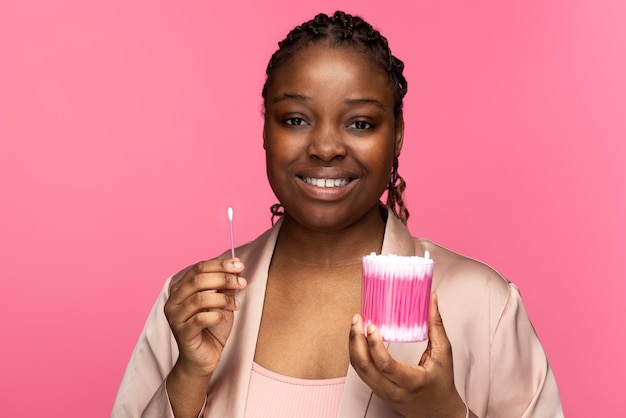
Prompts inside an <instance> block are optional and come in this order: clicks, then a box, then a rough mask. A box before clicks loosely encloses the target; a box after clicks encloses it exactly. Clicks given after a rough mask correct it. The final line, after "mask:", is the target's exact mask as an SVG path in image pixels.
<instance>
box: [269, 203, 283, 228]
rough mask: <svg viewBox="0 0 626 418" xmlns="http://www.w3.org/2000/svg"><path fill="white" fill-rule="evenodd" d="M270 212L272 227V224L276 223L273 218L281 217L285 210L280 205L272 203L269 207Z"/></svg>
mask: <svg viewBox="0 0 626 418" xmlns="http://www.w3.org/2000/svg"><path fill="white" fill-rule="evenodd" d="M270 212H272V219H271V220H272V226H274V223H275V222H276V221H275V218H276V217H281V216H283V215H284V214H285V208H284V207H283V205H281V204H280V203H274V204H273V205H272V206H271V207H270Z"/></svg>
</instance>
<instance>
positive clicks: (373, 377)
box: [348, 314, 386, 391]
mask: <svg viewBox="0 0 626 418" xmlns="http://www.w3.org/2000/svg"><path fill="white" fill-rule="evenodd" d="M348 348H349V353H350V363H351V364H352V367H353V368H354V371H355V372H356V373H357V374H358V375H359V377H360V378H361V379H362V380H363V381H364V382H365V383H366V384H367V385H368V386H370V387H371V388H372V389H374V391H378V390H380V389H379V387H380V386H381V384H382V383H383V380H386V378H385V377H384V376H383V375H382V374H381V372H380V370H378V368H377V366H376V364H375V363H374V361H373V359H372V357H371V354H370V348H369V342H368V339H367V338H366V336H365V333H364V329H363V318H362V317H361V315H358V314H357V315H354V316H353V317H352V326H351V327H350V342H349V347H348Z"/></svg>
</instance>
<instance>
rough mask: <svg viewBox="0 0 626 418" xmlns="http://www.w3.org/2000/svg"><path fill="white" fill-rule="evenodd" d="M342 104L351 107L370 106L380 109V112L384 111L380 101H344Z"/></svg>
mask: <svg viewBox="0 0 626 418" xmlns="http://www.w3.org/2000/svg"><path fill="white" fill-rule="evenodd" d="M344 103H345V104H347V105H351V106H355V105H363V104H371V105H374V106H377V107H380V108H381V109H382V110H386V108H385V105H384V104H383V103H382V102H381V101H379V100H376V99H346V100H344Z"/></svg>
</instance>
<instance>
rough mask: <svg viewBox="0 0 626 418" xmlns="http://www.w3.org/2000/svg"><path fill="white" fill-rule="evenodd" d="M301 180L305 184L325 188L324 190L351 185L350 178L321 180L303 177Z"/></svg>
mask: <svg viewBox="0 0 626 418" xmlns="http://www.w3.org/2000/svg"><path fill="white" fill-rule="evenodd" d="M301 178H302V180H303V181H304V182H305V183H308V184H310V185H312V186H316V187H324V188H332V187H342V186H345V185H346V184H348V183H350V179H348V178H338V179H320V178H315V177H301Z"/></svg>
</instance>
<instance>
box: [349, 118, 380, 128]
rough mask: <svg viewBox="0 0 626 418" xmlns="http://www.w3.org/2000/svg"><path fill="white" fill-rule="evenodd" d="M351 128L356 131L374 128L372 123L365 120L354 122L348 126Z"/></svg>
mask: <svg viewBox="0 0 626 418" xmlns="http://www.w3.org/2000/svg"><path fill="white" fill-rule="evenodd" d="M348 127H350V128H354V129H372V128H373V127H374V126H373V125H372V124H371V123H368V122H365V121H364V120H357V121H356V122H352V123H351V124H350V125H348Z"/></svg>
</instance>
